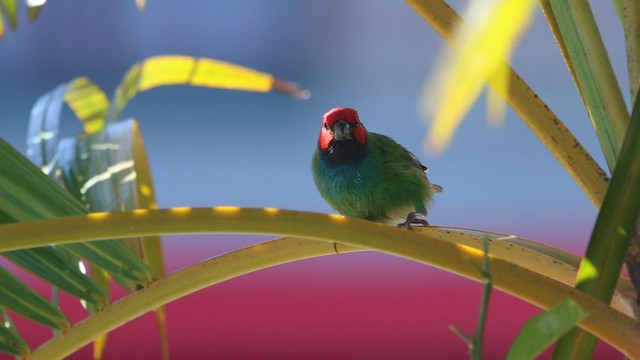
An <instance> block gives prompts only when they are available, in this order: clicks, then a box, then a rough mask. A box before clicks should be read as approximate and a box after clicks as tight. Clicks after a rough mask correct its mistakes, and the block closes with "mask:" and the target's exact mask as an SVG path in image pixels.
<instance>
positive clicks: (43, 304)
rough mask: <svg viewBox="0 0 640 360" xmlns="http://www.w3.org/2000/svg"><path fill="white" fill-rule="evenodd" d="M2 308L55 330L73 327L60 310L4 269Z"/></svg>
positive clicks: (1, 270)
mask: <svg viewBox="0 0 640 360" xmlns="http://www.w3.org/2000/svg"><path fill="white" fill-rule="evenodd" d="M0 306H4V307H6V308H8V309H11V310H13V311H14V312H16V313H17V314H20V315H22V316H24V317H26V318H28V319H31V320H33V321H36V322H39V323H41V324H44V325H47V326H49V327H52V328H54V329H66V328H68V327H69V326H71V324H70V323H69V320H68V319H67V318H66V317H65V316H64V314H63V313H62V312H61V311H60V310H58V309H57V308H56V307H54V306H53V305H52V304H51V303H50V302H48V301H47V300H45V299H44V298H43V297H42V296H40V295H39V294H38V293H36V292H35V291H33V290H32V289H31V288H30V287H28V286H27V285H25V284H24V283H23V282H22V281H20V280H19V279H18V278H16V277H15V276H13V275H12V274H11V273H10V272H8V271H7V270H5V269H4V268H2V267H0Z"/></svg>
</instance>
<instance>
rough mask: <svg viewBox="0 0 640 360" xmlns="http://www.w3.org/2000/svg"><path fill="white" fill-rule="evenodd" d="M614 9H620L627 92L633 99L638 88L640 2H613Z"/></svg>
mask: <svg viewBox="0 0 640 360" xmlns="http://www.w3.org/2000/svg"><path fill="white" fill-rule="evenodd" d="M614 3H617V5H616V9H618V8H620V11H621V12H620V13H619V14H621V15H622V16H621V17H620V19H621V21H622V26H623V27H624V35H625V36H624V37H625V46H626V50H627V72H628V74H629V90H630V93H631V98H632V99H635V98H636V94H637V92H638V88H639V87H640V2H638V1H637V0H624V7H623V6H622V3H623V1H621V0H614Z"/></svg>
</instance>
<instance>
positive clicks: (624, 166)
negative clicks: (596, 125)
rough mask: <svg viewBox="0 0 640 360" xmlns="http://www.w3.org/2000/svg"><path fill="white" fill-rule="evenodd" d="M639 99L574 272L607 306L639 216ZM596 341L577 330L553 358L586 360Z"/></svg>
mask: <svg viewBox="0 0 640 360" xmlns="http://www.w3.org/2000/svg"><path fill="white" fill-rule="evenodd" d="M638 159H640V97H636V99H635V102H634V106H633V113H632V115H631V121H630V124H629V131H628V132H627V136H626V137H625V139H624V143H623V145H622V149H621V151H620V157H619V159H618V164H617V165H616V168H615V171H614V172H613V176H612V178H611V184H610V185H609V189H608V190H607V194H606V195H605V198H604V202H603V203H602V208H601V209H600V213H599V214H598V218H597V220H596V224H595V226H594V229H593V233H592V234H591V239H590V241H589V246H588V247H587V253H586V256H585V258H584V259H583V260H582V263H581V265H580V269H579V271H578V278H577V284H576V288H577V289H578V290H580V291H582V292H584V293H586V294H588V295H591V296H593V297H594V298H596V299H599V300H600V301H602V302H604V303H605V304H609V303H610V302H611V298H612V296H613V293H614V291H615V287H616V284H617V282H618V276H619V275H620V271H621V269H622V264H623V263H624V260H625V255H626V253H627V249H628V247H629V240H630V238H631V236H632V234H633V233H634V231H635V226H636V221H637V219H638V215H639V214H640V187H638V186H635V185H636V184H640V161H638ZM596 342H597V339H596V338H595V337H594V336H593V335H591V334H588V333H586V332H584V331H582V330H578V329H577V328H576V329H575V330H573V331H572V332H570V333H569V334H567V335H566V336H563V337H562V338H561V339H560V341H558V346H557V347H556V349H555V353H554V357H555V358H556V359H569V358H572V359H588V358H590V356H591V353H592V352H593V349H594V348H595V344H596Z"/></svg>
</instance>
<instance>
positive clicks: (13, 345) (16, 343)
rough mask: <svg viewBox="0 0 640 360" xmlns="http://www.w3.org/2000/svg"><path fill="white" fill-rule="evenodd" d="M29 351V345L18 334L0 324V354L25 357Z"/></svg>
mask: <svg viewBox="0 0 640 360" xmlns="http://www.w3.org/2000/svg"><path fill="white" fill-rule="evenodd" d="M30 351H31V350H30V349H29V345H27V343H26V342H25V341H24V340H23V339H22V338H21V337H20V336H19V335H18V334H16V333H15V332H13V331H11V330H10V329H8V328H6V327H4V326H2V324H0V352H5V353H9V354H11V355H15V356H19V357H26V356H27V355H28V354H29V352H30Z"/></svg>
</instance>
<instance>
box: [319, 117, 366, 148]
mask: <svg viewBox="0 0 640 360" xmlns="http://www.w3.org/2000/svg"><path fill="white" fill-rule="evenodd" d="M343 140H355V141H357V142H358V143H359V144H361V145H364V144H366V142H367V130H366V129H365V128H364V126H363V125H362V123H361V122H360V119H359V118H358V112H357V111H355V110H354V109H350V108H334V109H331V110H329V111H328V112H327V113H326V114H324V116H323V117H322V129H320V139H319V140H318V145H319V146H320V149H322V150H327V149H328V148H329V146H331V142H333V141H343Z"/></svg>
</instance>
